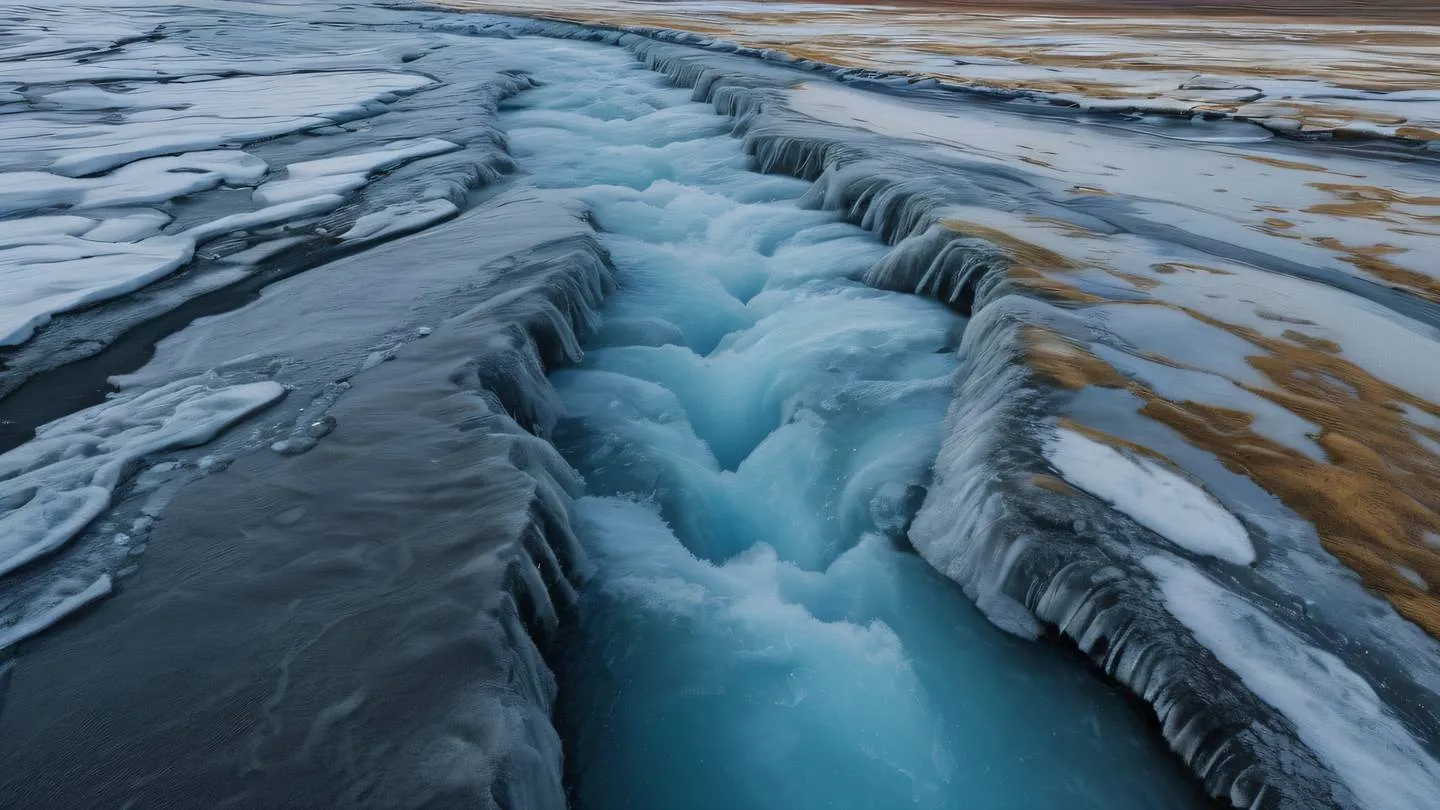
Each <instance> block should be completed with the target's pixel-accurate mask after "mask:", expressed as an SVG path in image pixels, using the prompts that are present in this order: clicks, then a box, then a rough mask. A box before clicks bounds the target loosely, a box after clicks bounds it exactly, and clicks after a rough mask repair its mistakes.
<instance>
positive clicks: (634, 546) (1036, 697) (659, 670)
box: [500, 40, 1203, 810]
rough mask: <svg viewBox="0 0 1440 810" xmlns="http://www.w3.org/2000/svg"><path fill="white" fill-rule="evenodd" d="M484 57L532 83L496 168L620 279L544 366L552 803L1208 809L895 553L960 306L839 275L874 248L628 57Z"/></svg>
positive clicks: (1064, 677) (932, 446)
mask: <svg viewBox="0 0 1440 810" xmlns="http://www.w3.org/2000/svg"><path fill="white" fill-rule="evenodd" d="M504 46H506V47H510V48H514V49H515V50H516V51H517V53H520V54H523V55H524V59H523V60H517V61H524V62H526V63H530V64H533V65H534V67H533V70H534V71H535V76H536V78H537V79H538V80H539V81H540V82H541V84H542V86H541V87H539V88H537V89H534V90H530V91H527V92H525V93H523V94H521V95H519V96H517V97H516V98H515V99H513V100H512V101H511V102H509V103H508V104H507V106H506V107H505V108H503V109H502V112H501V116H500V117H501V123H502V125H503V128H504V129H505V131H506V132H507V133H508V137H509V140H510V144H511V151H512V153H513V154H514V155H515V157H516V159H517V162H518V164H519V167H520V169H521V172H522V173H523V175H525V176H522V177H521V178H520V180H519V182H521V183H530V184H534V185H536V186H539V187H542V188H553V189H569V190H573V191H572V192H571V193H575V194H577V195H578V197H579V198H580V199H581V200H582V201H583V202H584V203H585V204H586V205H587V206H588V208H589V210H590V212H591V216H592V217H593V221H594V223H595V225H596V226H597V228H598V229H599V230H600V231H601V233H602V242H603V244H604V246H605V247H606V249H607V250H608V251H609V253H610V255H611V257H612V259H613V261H614V263H615V267H616V273H617V280H618V285H619V289H618V291H617V292H616V293H615V294H614V295H613V296H612V297H610V298H609V299H608V301H607V304H606V307H605V309H604V311H603V317H604V321H603V325H602V326H601V327H600V328H599V329H598V331H597V332H596V333H595V334H593V335H592V336H591V337H590V339H589V341H588V344H587V346H586V355H585V359H584V361H583V363H582V364H581V365H580V366H579V367H578V368H573V369H567V370H562V371H559V372H557V373H555V374H554V375H552V382H553V383H554V385H555V386H556V388H557V390H558V391H559V393H560V395H561V398H562V400H563V403H564V408H565V415H564V418H563V419H562V422H561V423H560V425H559V427H558V428H557V431H556V443H557V445H558V446H559V447H560V449H561V451H562V453H564V455H565V456H566V458H567V459H568V460H569V461H570V463H571V464H572V465H573V466H574V467H575V468H576V469H577V470H578V471H579V472H580V473H581V474H582V475H583V476H584V479H585V485H586V493H587V497H585V498H583V499H582V500H580V501H579V502H578V503H577V506H576V509H575V512H576V528H577V532H578V533H579V535H580V539H581V541H582V543H583V544H584V546H585V547H586V550H587V552H588V553H589V555H590V558H591V559H590V566H591V568H590V571H589V576H588V579H587V581H586V583H585V584H584V586H583V589H582V593H581V602H580V610H579V611H578V619H577V621H576V624H575V627H574V628H573V629H571V630H570V631H568V632H567V633H566V634H565V636H564V638H563V639H562V641H561V644H560V648H561V649H560V651H559V655H558V658H557V661H556V669H557V676H558V679H559V683H560V707H559V717H558V725H559V730H560V732H561V737H562V739H564V740H566V744H567V771H568V772H569V778H570V785H571V788H570V789H571V793H572V799H573V800H574V802H575V804H576V806H577V807H580V808H591V809H592V810H606V809H608V808H616V809H617V810H618V809H619V808H627V809H631V810H639V809H641V808H656V810H660V809H661V808H667V809H668V808H681V807H684V808H691V809H692V810H704V809H705V808H715V809H716V810H721V809H722V808H723V809H724V810H732V809H735V808H800V807H805V808H820V807H827V808H888V807H901V806H907V807H908V806H913V807H923V808H951V807H953V808H962V807H985V808H1055V807H1066V808H1107V810H1108V809H1111V808H1113V809H1114V810H1121V809H1123V808H1137V809H1138V808H1158V807H1164V808H1183V807H1191V806H1203V800H1202V799H1201V798H1200V796H1199V791H1198V789H1197V787H1196V785H1195V783H1194V780H1193V778H1192V777H1190V776H1189V775H1188V774H1186V773H1185V772H1184V770H1183V769H1182V768H1181V766H1180V764H1179V762H1178V760H1176V759H1175V758H1174V756H1173V755H1172V754H1171V753H1170V752H1169V751H1168V750H1166V748H1165V746H1164V744H1163V743H1162V742H1161V741H1160V738H1159V735H1158V733H1157V732H1156V731H1155V730H1154V729H1153V728H1149V727H1147V723H1146V720H1145V719H1144V716H1143V714H1142V712H1144V710H1143V709H1141V710H1137V708H1136V706H1135V704H1134V703H1133V702H1130V701H1127V700H1126V699H1125V698H1124V697H1123V696H1122V695H1121V694H1120V692H1119V691H1118V690H1117V689H1115V688H1114V687H1112V686H1110V685H1108V684H1106V683H1104V682H1102V681H1101V680H1100V679H1099V678H1097V677H1096V676H1095V675H1094V673H1093V672H1092V671H1090V670H1089V668H1088V667H1087V666H1086V665H1085V664H1084V663H1083V662H1082V661H1081V659H1080V658H1079V657H1078V656H1075V655H1072V654H1070V653H1068V652H1066V651H1064V650H1062V649H1060V648H1058V647H1054V646H1049V645H1043V644H1034V643H1030V642H1026V641H1023V640H1020V639H1017V638H1013V637H1010V636H1008V635H1006V634H1004V633H1002V632H1000V631H999V630H997V629H995V628H994V627H993V626H992V625H991V624H989V623H988V622H987V621H986V620H985V619H984V618H983V616H982V615H981V614H980V613H979V612H978V611H977V610H976V609H975V608H974V606H973V605H972V604H971V603H970V602H969V601H968V600H967V599H966V598H965V597H964V596H963V594H962V593H961V592H960V591H959V589H958V588H956V587H955V585H954V584H953V583H951V582H949V581H947V580H946V579H944V578H943V577H941V576H940V575H939V574H938V573H936V572H935V571H934V570H933V569H931V568H930V567H929V566H928V565H926V564H925V563H924V562H923V561H922V560H921V559H920V558H919V557H918V556H916V555H915V554H914V552H913V551H912V550H910V549H909V548H908V547H907V546H906V543H905V540H904V533H905V529H906V527H907V524H908V521H909V519H910V518H911V517H912V516H913V514H914V511H915V509H916V507H917V506H918V503H919V500H920V498H921V497H922V496H923V492H924V487H925V485H926V479H927V475H928V470H929V467H930V464H931V462H932V461H933V459H934V456H935V453H936V451H937V447H938V442H939V437H940V435H941V429H940V425H941V423H942V421H943V419H944V415H945V411H946V405H947V403H948V401H949V397H950V395H951V393H950V392H951V388H952V378H953V375H954V373H955V370H956V367H957V359H956V347H957V346H958V344H959V338H960V335H961V332H962V330H963V329H964V327H965V320H964V319H963V318H961V317H959V316H957V315H955V314H954V313H952V312H951V311H949V310H947V309H946V308H944V307H942V306H940V305H939V304H936V303H934V302H932V301H928V300H924V299H921V298H918V297H915V296H910V295H902V294H897V293H892V292H884V291H879V290H875V289H872V288H869V287H866V286H864V285H862V284H860V283H859V282H858V281H856V280H855V279H856V278H858V277H859V276H860V275H861V274H862V273H863V272H864V270H865V269H866V268H867V267H869V266H870V265H871V264H873V263H874V262H875V261H876V260H877V259H878V258H880V257H881V256H883V255H884V253H885V252H886V250H887V248H886V246H885V245H884V244H883V243H881V242H880V241H879V240H877V239H876V238H875V237H874V236H873V235H871V234H869V233H867V232H865V231H863V230H861V229H860V228H857V227H854V226H851V225H848V224H845V223H843V222H841V221H839V218H838V217H837V216H836V215H835V214H833V213H830V212H822V211H816V210H805V209H803V208H801V207H800V206H798V205H797V201H798V200H799V198H800V197H801V196H802V194H803V193H804V192H805V190H806V188H807V187H808V184H807V183H804V182H802V181H799V180H794V179H791V178H788V177H778V176H765V175H759V174H755V173H753V172H751V171H749V170H748V163H747V158H746V157H745V156H744V155H743V154H742V151H741V149H740V144H739V142H738V141H737V140H735V139H734V138H733V137H731V135H730V128H731V122H730V120H729V119H727V118H723V117H721V116H718V115H716V114H715V113H714V111H713V109H711V108H710V107H709V106H707V105H702V104H698V103H694V102H692V101H691V93H690V91H689V90H685V89H677V88H675V87H673V86H671V85H670V84H669V82H668V81H667V80H666V79H665V78H664V77H662V76H660V75H658V74H656V73H654V72H651V71H648V70H645V69H643V68H642V67H641V66H640V65H638V64H636V63H635V61H634V60H633V58H632V57H631V56H630V55H629V54H627V53H626V52H624V51H622V50H618V49H608V48H601V47H596V46H587V45H579V44H574V43H557V42H545V41H539V42H537V41H534V40H522V41H519V42H516V43H504Z"/></svg>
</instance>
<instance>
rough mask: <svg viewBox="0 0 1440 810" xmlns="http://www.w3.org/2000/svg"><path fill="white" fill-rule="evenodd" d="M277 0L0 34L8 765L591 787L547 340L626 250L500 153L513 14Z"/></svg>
mask: <svg viewBox="0 0 1440 810" xmlns="http://www.w3.org/2000/svg"><path fill="white" fill-rule="evenodd" d="M218 5H221V6H223V4H218ZM255 11H257V9H253V8H243V9H241V8H220V9H219V10H215V11H208V12H207V11H203V10H199V11H194V10H191V11H186V12H184V13H183V14H181V15H180V17H179V18H178V19H177V18H176V17H175V16H174V15H172V14H171V13H169V12H161V11H154V10H146V9H124V8H118V7H109V8H107V9H82V8H78V7H73V6H72V7H64V8H61V9H54V10H49V11H37V10H27V11H26V14H27V15H29V17H28V18H27V19H29V21H30V27H28V28H27V27H24V26H17V28H16V32H17V33H16V36H15V37H13V38H12V40H11V41H7V42H6V43H5V44H6V45H7V46H13V47H12V52H9V53H4V54H0V57H10V58H9V59H8V60H6V59H0V73H4V75H6V76H9V77H12V78H16V79H17V81H16V84H15V86H16V91H15V93H14V94H13V97H12V96H10V95H5V96H0V102H3V103H5V104H6V105H7V107H10V108H11V109H7V110H6V112H7V113H8V114H7V115H6V116H4V118H5V122H4V124H3V126H0V134H3V136H4V137H5V138H6V139H7V142H10V143H12V144H13V148H12V149H10V150H8V151H6V158H5V161H6V163H5V166H4V168H5V170H6V172H7V173H6V174H4V175H0V177H3V181H0V184H3V187H4V189H5V191H4V192H3V193H0V198H3V200H4V202H3V205H4V206H5V208H4V212H5V213H4V216H5V217H6V219H5V220H4V221H3V222H0V239H3V240H5V241H4V247H3V248H0V250H3V251H4V256H5V258H4V259H3V260H0V261H4V262H9V264H7V265H5V267H6V268H7V269H6V270H5V273H6V276H5V277H6V279H7V281H6V291H7V292H6V294H7V298H6V300H5V302H4V306H3V307H0V309H3V311H4V315H3V317H4V318H8V319H9V320H7V321H5V323H6V324H8V326H7V327H6V328H7V329H8V330H9V331H8V332H7V334H9V335H10V336H11V338H13V339H11V340H8V341H7V342H8V343H10V344H12V345H13V346H14V348H12V349H10V350H8V354H7V355H6V358H5V359H6V363H7V365H6V368H5V371H4V373H3V380H0V388H3V389H4V391H5V392H7V393H9V396H7V397H6V398H5V400H4V401H3V407H4V408H5V409H6V411H5V416H6V418H7V420H8V421H7V425H6V427H7V428H8V429H9V430H10V431H11V433H9V434H7V439H8V442H7V444H8V445H10V447H9V449H8V452H6V453H5V454H4V455H0V527H3V529H4V539H3V542H0V571H3V574H0V648H3V654H4V656H5V658H4V660H3V661H0V709H3V711H0V727H3V729H4V731H3V732H0V734H3V736H5V738H6V739H8V740H10V741H11V744H7V745H6V746H4V747H3V750H0V785H3V788H0V792H3V793H4V794H5V795H6V796H7V797H8V800H9V801H13V802H16V803H19V804H24V805H29V806H97V805H103V804H107V803H114V802H117V801H118V802H126V801H129V802H138V803H140V804H144V805H170V804H175V803H182V804H193V803H200V804H206V805H216V806H218V805H222V804H226V803H237V804H240V805H246V806H342V805H343V806H376V807H397V806H412V805H425V806H465V807H500V808H521V807H523V808H530V807H557V808H558V807H563V806H564V805H565V797H564V794H563V788H562V785H561V750H560V741H559V739H558V737H557V735H556V733H555V730H554V728H553V726H552V724H551V718H550V715H551V704H552V702H553V700H554V693H555V684H554V679H553V677H552V675H551V674H550V671H549V669H548V667H547V666H546V664H545V661H544V660H543V657H542V654H541V652H542V648H543V647H545V646H547V645H548V644H549V641H550V638H551V636H552V635H553V633H554V632H555V630H556V628H557V627H558V626H559V624H560V622H561V621H562V618H563V617H564V616H565V615H566V613H567V611H569V610H571V609H572V607H573V603H574V600H575V594H574V586H573V582H574V581H575V580H576V579H578V578H579V577H580V576H581V575H582V573H583V570H584V565H585V563H584V559H583V553H582V552H581V551H580V548H579V546H578V545H577V544H576V542H575V540H574V538H573V536H572V534H571V532H570V528H569V510H570V499H571V496H572V495H573V494H575V493H576V492H577V491H578V480H577V478H576V476H575V474H574V473H573V471H571V470H570V468H569V467H568V466H567V465H566V464H565V463H564V462H563V461H562V460H561V459H560V457H559V456H558V454H556V452H555V451H554V450H553V448H551V446H550V445H549V443H548V442H547V441H546V440H545V437H546V436H547V434H548V431H549V429H550V427H551V425H552V424H553V423H554V421H555V419H556V409H557V407H558V405H557V400H556V397H555V395H554V392H553V391H552V390H551V388H550V386H549V383H548V382H547V381H546V378H545V374H546V372H547V370H548V369H550V368H553V367H555V366H558V365H563V364H566V363H569V362H573V361H574V360H575V359H576V358H577V357H578V356H579V339H580V335H581V334H582V333H584V332H585V331H586V330H587V329H589V328H590V327H592V326H593V325H594V323H595V318H596V315H595V313H596V311H597V309H598V307H599V305H600V303H601V300H602V299H603V297H604V295H605V294H606V292H607V291H608V290H609V289H610V287H611V286H612V280H611V277H610V268H609V264H608V259H607V258H606V256H605V254H604V252H603V251H602V250H601V249H600V247H599V245H598V243H597V242H596V240H595V238H594V231H593V230H592V228H591V226H590V224H589V222H588V219H587V216H586V212H585V211H584V209H583V207H582V206H580V205H579V204H578V203H576V202H575V201H574V200H572V199H569V198H566V197H563V196H557V195H553V194H550V195H547V194H543V193H538V192H534V191H530V192H520V191H516V190H514V189H510V190H506V189H504V188H502V185H503V182H502V179H503V176H504V174H505V173H506V172H508V171H510V169H511V168H512V167H511V163H510V160H509V157H508V155H507V153H506V151H505V139H504V137H503V135H502V133H500V131H499V130H498V129H497V128H496V126H495V122H494V114H495V111H496V107H497V104H498V103H499V102H500V101H501V100H502V99H504V98H505V97H507V96H508V95H510V94H513V93H515V92H518V91H521V90H523V89H525V88H527V87H529V86H530V85H531V80H530V79H529V78H528V77H527V76H526V75H524V73H523V72H522V71H519V70H512V68H513V67H514V66H513V65H504V64H498V63H497V62H496V61H495V60H494V59H490V58H488V57H487V56H486V54H485V52H484V50H485V49H484V48H483V47H482V46H483V43H481V42H479V41H477V40H473V39H470V38H461V37H453V36H449V35H444V34H437V33H434V32H428V33H427V32H423V31H421V30H419V29H418V28H416V27H406V28H403V29H397V30H391V31H378V30H376V29H374V28H372V27H370V26H369V25H368V24H367V23H366V19H367V18H365V17H364V15H365V14H367V13H373V12H370V11H366V10H358V11H357V10H354V9H351V10H345V9H333V8H314V7H307V9H304V10H299V11H301V12H306V13H311V12H313V14H312V15H311V16H309V17H307V16H306V13H297V14H295V15H287V16H285V17H280V16H273V17H272V16H264V15H263V14H255V13H251V12H255ZM287 11H297V10H296V9H287ZM87 14H88V15H91V16H87ZM47 21H48V22H49V23H50V24H51V25H50V26H49V27H48V28H47V27H46V25H45V23H46V22H47ZM255 32H260V33H259V34H256V33H255ZM451 49H453V50H451ZM7 71H8V72H7ZM7 87H8V85H7ZM62 120H63V121H64V122H66V124H65V125H66V126H68V127H70V128H71V129H70V130H67V132H70V134H71V135H72V136H73V137H70V138H68V139H66V140H60V139H56V138H53V137H51V136H50V135H47V134H46V132H47V131H48V130H47V129H46V128H47V127H49V126H50V123H47V122H51V123H53V122H54V121H62ZM71 130H73V131H71ZM416 231H419V232H418V233H413V232H416ZM406 234H413V235H411V236H409V237H408V238H399V237H404V236H405V235H406ZM162 248H163V249H162ZM147 262H148V263H147ZM162 276H163V278H162ZM142 285H148V286H144V289H143V290H140V291H139V292H134V293H133V294H132V291H133V290H134V289H135V288H136V287H140V286H142ZM116 296H118V297H116ZM77 307H82V308H81V309H78V310H77ZM199 316H205V317H199ZM197 317H199V319H198V320H196V318H197ZM167 336H168V337H167ZM156 341H159V342H158V345H157V344H156ZM152 355H153V356H152ZM67 362H69V364H68V365H66V363H67ZM57 369H58V370H57ZM107 375H117V376H114V377H112V378H111V379H110V384H109V385H107V380H106V378H107ZM54 416H58V417H59V418H52V417H54ZM37 427H38V430H37V431H36V432H37V434H38V435H36V436H34V438H31V437H30V435H29V434H30V431H31V429H32V428H37ZM12 434H13V435H12ZM112 595H114V596H118V597H119V598H114V599H108V600H107V599H105V597H107V596H112ZM87 606H95V609H94V610H92V611H88V612H86V613H85V614H84V615H83V616H78V615H75V616H74V618H75V619H76V621H73V622H69V623H67V624H65V625H63V626H57V625H58V624H59V623H60V622H62V620H64V619H66V618H67V617H71V616H72V615H73V614H77V612H78V611H80V610H81V609H82V608H85V607H87ZM46 631H49V632H46Z"/></svg>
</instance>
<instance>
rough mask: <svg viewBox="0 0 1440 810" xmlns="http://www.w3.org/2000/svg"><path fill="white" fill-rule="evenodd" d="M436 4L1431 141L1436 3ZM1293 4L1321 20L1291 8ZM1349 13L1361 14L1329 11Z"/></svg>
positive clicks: (998, 86)
mask: <svg viewBox="0 0 1440 810" xmlns="http://www.w3.org/2000/svg"><path fill="white" fill-rule="evenodd" d="M445 2H446V3H447V4H451V5H459V6H463V7H470V8H484V9H486V10H507V11H511V12H514V13H521V14H529V15H543V16H550V17H555V18H559V19H568V20H572V21H577V20H578V21H589V22H598V23H603V24H608V25H620V26H654V27H660V28H676V29H681V30H686V31H698V32H701V33H707V34H713V35H715V36H717V37H721V38H724V39H727V40H731V41H734V42H739V43H742V44H745V45H749V46H753V47H759V48H773V49H776V50H779V51H783V52H785V53H788V54H791V55H794V56H798V57H803V58H809V59H815V60H817V61H821V62H826V63H829V64H833V65H842V66H846V67H858V68H873V69H878V70H885V71H900V72H905V73H911V74H915V75H919V76H928V77H934V78H936V79H940V80H943V81H946V82H953V83H955V84H958V85H961V86H963V87H967V88H971V89H975V90H979V91H984V92H992V93H999V94H1004V95H1014V96H1038V97H1042V98H1045V99H1047V100H1051V101H1058V102H1063V103H1067V104H1075V105H1079V106H1083V107H1091V108H1096V109H1118V110H1130V109H1138V110H1145V111H1163V112H1168V113H1197V114H1204V115H1213V114H1224V115H1233V116H1238V117H1242V118H1245V119H1247V120H1253V121H1257V122H1260V123H1262V124H1263V125H1265V126H1266V127H1269V128H1272V129H1274V130H1277V131H1281V132H1301V133H1313V134H1320V133H1333V134H1336V135H1341V136H1349V137H1370V136H1376V135H1383V136H1390V137H1399V138H1405V139H1409V140H1413V141H1419V142H1431V141H1435V140H1437V139H1440V70H1437V66H1440V24H1437V23H1440V15H1437V14H1436V13H1435V11H1434V7H1433V5H1430V6H1429V8H1428V9H1427V8H1424V7H1422V5H1421V4H1418V3H1410V4H1405V3H1402V4H1399V5H1398V6H1397V5H1396V4H1393V3H1387V4H1364V5H1363V6H1362V5H1360V4H1357V3H1350V4H1345V3H1341V4H1338V5H1333V6H1331V7H1330V8H1329V9H1327V8H1326V7H1325V6H1323V5H1316V4H1297V3H1289V4H1287V3H1281V4H1279V5H1278V6H1277V5H1275V4H1250V5H1251V6H1252V8H1253V7H1255V6H1259V5H1264V6H1265V7H1266V9H1270V10H1273V11H1279V12H1280V13H1283V14H1284V15H1286V16H1285V17H1284V18H1274V17H1272V18H1262V17H1247V18H1244V19H1243V20H1238V19H1236V18H1233V17H1230V16H1224V15H1210V16H1206V17H1198V16H1186V15H1185V9H1186V8H1194V6H1185V7H1182V8H1175V7H1173V6H1161V7H1160V9H1159V11H1158V12H1156V11H1155V10H1154V8H1155V7H1154V5H1153V4H1152V5H1151V6H1150V7H1143V8H1142V4H1141V3H1139V2H1130V3H1119V4H1115V5H1108V4H1107V5H1104V6H1100V5H1099V4H1096V5H1094V6H1090V7H1086V4H1083V3H1076V2H1071V3H1059V4H1054V5H1051V4H1042V3H1035V2H1030V3H1022V4H1020V5H1019V6H1018V7H1006V6H993V7H991V6H987V5H986V4H969V3H947V2H930V3H922V2H908V3H907V2H901V3H877V4H874V5H869V4H860V3H843V2H834V3H756V2H723V3H638V2H625V0H599V2H583V3H581V2H575V0H538V2H535V3H526V4H523V5H522V4H516V3H505V2H497V3H492V2H485V1H484V0H445ZM1235 5H1236V4H1233V3H1231V4H1223V3H1222V4H1221V5H1220V8H1219V9H1217V10H1220V11H1226V10H1228V11H1232V12H1233V11H1236V9H1235V8H1234V6H1235ZM1426 5H1428V4H1426ZM1047 6H1048V10H1047V8H1046V7H1047ZM1297 6H1299V7H1300V8H1297ZM1200 7H1201V8H1202V9H1205V10H1206V11H1208V10H1209V8H1208V7H1207V6H1205V5H1204V4H1200ZM1297 10H1303V11H1306V12H1309V13H1311V14H1318V15H1320V16H1291V15H1293V14H1294V12H1295V11H1297ZM1326 11H1333V15H1334V16H1324V12H1326ZM1357 13H1358V14H1360V15H1361V17H1362V18H1363V19H1364V21H1362V22H1356V21H1354V20H1353V19H1336V17H1346V16H1347V15H1354V14H1357ZM1022 15H1023V16H1022ZM1132 15H1133V16H1132ZM1142 15H1143V16H1142ZM1377 17H1379V18H1381V19H1378V20H1377V19H1376V18H1377Z"/></svg>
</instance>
